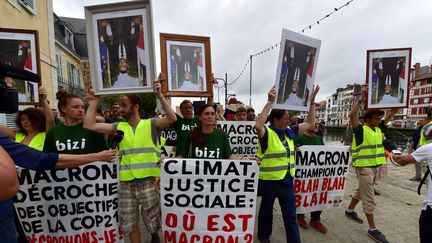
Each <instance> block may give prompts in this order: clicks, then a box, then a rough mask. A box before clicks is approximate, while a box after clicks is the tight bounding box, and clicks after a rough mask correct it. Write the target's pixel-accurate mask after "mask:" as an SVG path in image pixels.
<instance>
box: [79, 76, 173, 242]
mask: <svg viewBox="0 0 432 243" xmlns="http://www.w3.org/2000/svg"><path fill="white" fill-rule="evenodd" d="M161 81H164V82H165V81H166V78H165V75H162V74H161V75H159V79H156V80H154V83H153V88H154V90H155V92H156V97H157V98H158V99H159V100H160V101H161V104H162V108H163V110H164V111H165V112H166V115H165V116H163V117H161V118H152V119H141V117H140V110H141V105H142V104H141V100H140V98H139V96H137V95H132V94H126V95H122V96H121V97H120V102H119V103H120V114H121V115H122V117H123V118H125V119H127V122H117V123H113V124H106V123H96V120H95V113H96V109H97V107H98V105H99V101H100V97H98V96H95V95H94V94H93V92H92V91H90V92H89V93H88V94H87V98H88V99H89V100H90V106H89V108H88V111H87V115H86V117H85V120H84V127H85V128H87V129H90V130H92V131H95V132H99V133H103V134H110V135H113V134H114V133H115V132H116V131H123V132H124V138H123V140H122V141H121V142H120V143H119V153H120V156H121V159H120V166H119V181H120V184H119V208H118V209H119V218H120V226H121V229H122V231H123V233H124V234H125V235H128V236H129V239H130V241H131V242H132V243H139V242H142V241H141V235H140V230H139V226H138V222H139V216H138V215H139V207H140V206H141V215H142V218H143V221H144V224H145V225H146V229H147V231H148V232H150V234H151V238H152V239H151V242H159V235H158V230H159V229H160V227H161V212H160V198H159V191H158V189H157V185H156V177H159V174H160V172H159V167H158V165H157V163H158V161H159V158H160V152H161V149H160V145H159V137H160V133H161V131H162V129H164V128H167V127H168V126H169V125H170V124H172V123H173V122H175V121H176V114H175V112H174V111H173V110H172V109H171V107H170V105H169V103H168V102H167V100H166V99H165V97H164V96H163V95H162V91H161V85H160V82H161Z"/></svg>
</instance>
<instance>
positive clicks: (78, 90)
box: [57, 76, 84, 96]
mask: <svg viewBox="0 0 432 243" xmlns="http://www.w3.org/2000/svg"><path fill="white" fill-rule="evenodd" d="M57 83H58V88H59V90H60V89H64V90H66V91H67V92H68V93H69V94H76V95H78V96H83V95H84V89H83V88H82V87H81V86H80V85H79V84H78V85H79V86H78V87H77V86H75V85H71V84H70V83H69V82H68V81H67V80H66V79H64V78H63V77H62V76H57Z"/></svg>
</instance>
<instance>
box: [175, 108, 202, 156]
mask: <svg viewBox="0 0 432 243" xmlns="http://www.w3.org/2000/svg"><path fill="white" fill-rule="evenodd" d="M180 113H181V114H182V116H183V117H181V116H179V115H177V114H176V116H177V120H176V122H174V124H173V125H172V126H173V127H174V128H175V131H176V134H177V139H176V144H177V145H179V144H184V143H185V142H186V137H187V136H188V134H189V132H190V131H191V130H192V129H193V128H194V127H196V126H197V124H198V118H196V117H194V107H193V105H192V102H191V101H190V100H183V101H182V102H181V103H180ZM176 154H177V147H176Z"/></svg>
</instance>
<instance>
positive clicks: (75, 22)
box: [59, 16, 86, 34]
mask: <svg viewBox="0 0 432 243" xmlns="http://www.w3.org/2000/svg"><path fill="white" fill-rule="evenodd" d="M59 19H61V20H62V21H64V22H67V23H69V24H70V25H72V27H73V28H74V33H80V34H85V33H86V23H85V19H76V18H69V17H60V16H59Z"/></svg>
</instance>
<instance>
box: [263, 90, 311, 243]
mask: <svg viewBox="0 0 432 243" xmlns="http://www.w3.org/2000/svg"><path fill="white" fill-rule="evenodd" d="M318 91H319V87H316V88H314V89H313V92H312V95H311V102H312V103H313V102H314V100H315V96H316V94H317V93H318ZM275 98H276V89H275V87H274V86H273V87H272V88H271V89H270V91H269V92H268V101H267V103H266V105H265V106H264V108H263V110H262V112H261V113H260V115H259V116H258V119H257V120H256V123H255V128H256V131H257V134H258V138H259V146H258V158H259V159H261V160H262V161H261V165H260V174H259V182H258V195H260V196H261V197H262V200H261V206H260V209H259V215H258V238H259V240H260V241H261V242H270V236H271V233H272V224H273V204H274V201H275V199H276V198H278V201H279V204H280V206H281V210H282V217H283V221H284V225H285V234H286V240H287V242H300V234H299V230H298V225H297V222H296V207H295V195H294V187H293V178H294V173H295V168H294V164H295V161H294V142H293V138H294V137H295V136H296V135H297V134H298V133H300V132H304V131H307V130H310V129H311V128H312V127H313V124H314V121H315V106H313V105H311V106H310V110H309V114H308V116H307V119H306V122H304V123H301V124H299V125H297V126H291V127H288V123H289V121H290V120H289V114H288V111H286V110H279V109H273V110H272V111H271V112H270V109H271V107H272V105H273V103H274V101H275ZM269 112H270V115H269ZM267 121H270V126H269V127H266V126H265V123H267Z"/></svg>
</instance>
